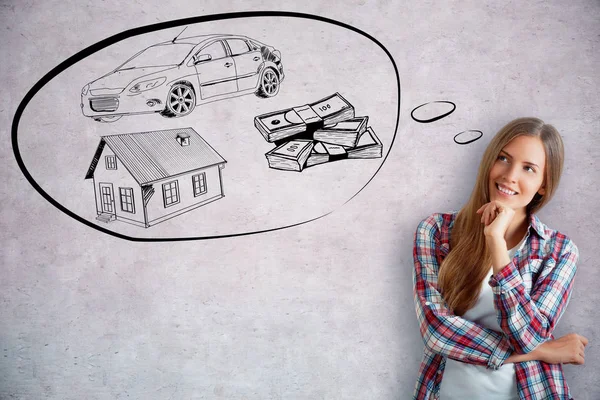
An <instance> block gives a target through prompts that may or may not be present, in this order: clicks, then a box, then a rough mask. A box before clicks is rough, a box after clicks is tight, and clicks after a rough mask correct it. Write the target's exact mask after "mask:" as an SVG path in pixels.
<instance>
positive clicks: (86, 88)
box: [81, 83, 90, 96]
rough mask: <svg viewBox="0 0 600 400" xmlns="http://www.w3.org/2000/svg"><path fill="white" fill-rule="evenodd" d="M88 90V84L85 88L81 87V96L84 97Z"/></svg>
mask: <svg viewBox="0 0 600 400" xmlns="http://www.w3.org/2000/svg"><path fill="white" fill-rule="evenodd" d="M89 90H90V84H89V83H88V84H87V85H85V86H84V87H83V89H81V94H82V95H83V96H85V95H86V94H87V93H88V91H89Z"/></svg>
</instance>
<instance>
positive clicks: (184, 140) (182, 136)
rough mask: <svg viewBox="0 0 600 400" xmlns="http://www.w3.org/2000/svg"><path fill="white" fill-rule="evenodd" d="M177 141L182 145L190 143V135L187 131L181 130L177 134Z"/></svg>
mask: <svg viewBox="0 0 600 400" xmlns="http://www.w3.org/2000/svg"><path fill="white" fill-rule="evenodd" d="M177 143H179V144H180V145H182V146H189V145H190V135H189V133H185V132H181V133H178V134H177Z"/></svg>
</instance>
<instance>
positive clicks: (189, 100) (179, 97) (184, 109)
mask: <svg viewBox="0 0 600 400" xmlns="http://www.w3.org/2000/svg"><path fill="white" fill-rule="evenodd" d="M194 107H196V94H195V93H194V90H193V89H192V87H191V86H189V85H186V84H185V83H176V84H175V85H173V87H172V88H171V90H169V94H168V95H167V102H166V107H165V109H164V110H163V112H162V115H163V116H165V117H183V116H185V115H188V114H189V113H191V112H192V110H194Z"/></svg>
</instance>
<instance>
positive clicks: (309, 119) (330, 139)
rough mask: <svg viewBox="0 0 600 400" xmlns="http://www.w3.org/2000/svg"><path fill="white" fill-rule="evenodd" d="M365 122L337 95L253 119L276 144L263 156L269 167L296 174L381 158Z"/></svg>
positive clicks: (375, 141)
mask: <svg viewBox="0 0 600 400" xmlns="http://www.w3.org/2000/svg"><path fill="white" fill-rule="evenodd" d="M368 122H369V117H366V116H365V117H355V116H354V107H353V106H352V104H350V103H349V102H348V101H347V100H346V99H344V98H343V97H342V96H341V95H340V94H339V93H335V94H333V95H331V96H328V97H326V98H324V99H321V100H319V101H317V102H314V103H311V104H306V105H303V106H299V107H292V108H289V109H285V110H279V111H275V112H270V113H267V114H262V115H258V116H256V117H255V118H254V126H255V127H256V128H257V129H258V131H259V132H260V133H261V134H262V136H263V138H264V139H265V140H266V141H267V142H271V143H275V144H276V145H277V147H275V148H274V149H273V150H271V151H269V152H268V153H266V154H265V156H266V158H267V161H268V163H269V167H270V168H273V169H281V170H286V171H298V172H300V171H302V170H303V169H304V168H305V167H311V166H314V165H318V164H323V163H327V162H331V161H337V160H342V159H353V158H354V159H357V158H363V159H364V158H380V157H382V154H383V145H382V143H381V141H380V140H379V138H378V137H377V135H375V132H374V131H373V129H372V128H371V127H370V126H368Z"/></svg>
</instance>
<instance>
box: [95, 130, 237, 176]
mask: <svg viewBox="0 0 600 400" xmlns="http://www.w3.org/2000/svg"><path fill="white" fill-rule="evenodd" d="M178 134H188V135H189V136H190V144H189V145H187V146H182V145H180V144H179V142H177V139H176V138H177V135H178ZM105 144H106V145H107V146H108V147H109V148H110V149H111V150H112V151H113V152H114V153H115V155H116V156H117V158H118V159H119V161H120V162H121V164H122V165H123V166H124V167H125V168H127V170H128V171H129V172H130V173H131V175H133V177H134V179H135V180H136V181H137V182H138V183H139V184H140V185H144V184H149V183H152V182H155V181H159V180H161V179H165V178H169V177H171V176H175V175H179V174H184V173H186V172H191V171H194V170H197V169H201V168H206V167H210V166H212V165H216V164H222V163H225V162H226V161H225V159H223V157H221V155H220V154H219V153H217V151H216V150H215V149H213V148H212V147H211V146H210V145H209V144H208V143H207V142H206V141H205V140H204V139H203V138H202V137H201V136H200V135H199V134H198V133H197V132H196V131H195V130H193V129H192V128H179V129H167V130H161V131H149V132H138V133H126V134H120V135H110V136H102V138H101V140H100V144H99V145H98V150H97V151H96V157H94V160H92V163H91V165H90V168H89V170H88V173H87V175H86V179H88V178H91V177H92V176H93V175H94V170H95V169H96V165H97V164H98V159H97V157H99V156H100V153H101V150H102V148H103V147H104V145H105Z"/></svg>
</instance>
